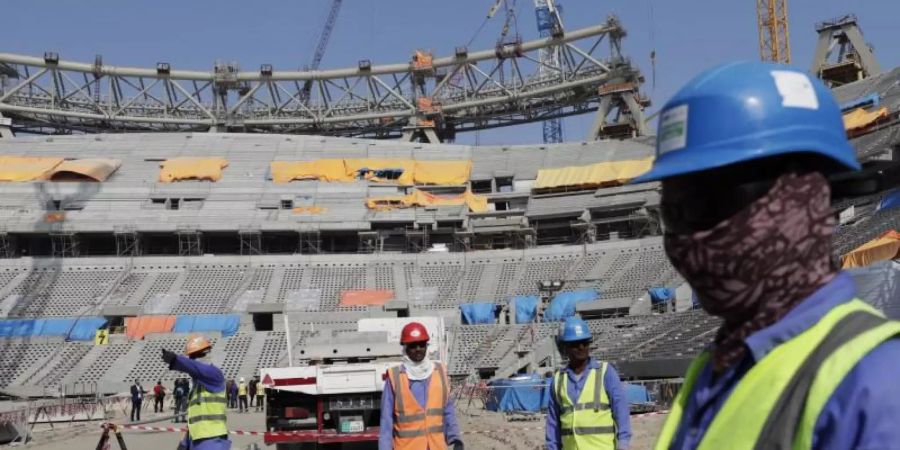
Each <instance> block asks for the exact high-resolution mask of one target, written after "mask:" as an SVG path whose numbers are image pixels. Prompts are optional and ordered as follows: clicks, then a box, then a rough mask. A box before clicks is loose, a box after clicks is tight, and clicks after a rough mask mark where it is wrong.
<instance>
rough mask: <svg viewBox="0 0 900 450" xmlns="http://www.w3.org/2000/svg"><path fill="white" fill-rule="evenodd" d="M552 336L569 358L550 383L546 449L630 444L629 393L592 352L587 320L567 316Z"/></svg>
mask: <svg viewBox="0 0 900 450" xmlns="http://www.w3.org/2000/svg"><path fill="white" fill-rule="evenodd" d="M556 340H557V344H558V345H559V348H560V352H562V353H563V354H564V355H565V356H566V357H567V358H568V360H569V364H568V365H567V366H566V367H564V368H562V369H560V370H558V371H557V372H556V374H555V375H554V376H553V381H552V382H551V384H550V402H549V405H548V406H547V428H546V431H545V433H546V443H547V447H546V448H547V450H575V449H597V450H606V449H609V450H628V448H629V446H630V444H631V419H630V417H629V414H630V412H631V411H630V409H629V405H628V398H627V397H626V396H625V390H624V388H623V387H622V382H621V380H619V374H618V373H616V369H615V368H614V367H613V366H611V365H609V364H608V363H605V362H601V361H598V360H596V359H594V358H592V357H591V353H590V350H591V348H590V345H591V341H592V340H593V335H592V334H591V330H590V329H589V328H588V326H587V323H585V321H584V320H582V319H581V318H580V317H578V316H572V317H569V318H567V319H566V320H565V321H564V322H563V323H562V325H561V326H560V329H559V334H558V335H557V338H556Z"/></svg>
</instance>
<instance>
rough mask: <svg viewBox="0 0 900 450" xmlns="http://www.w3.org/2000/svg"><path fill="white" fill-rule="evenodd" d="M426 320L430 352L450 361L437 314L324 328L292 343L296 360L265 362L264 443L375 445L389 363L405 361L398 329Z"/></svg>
mask: <svg viewBox="0 0 900 450" xmlns="http://www.w3.org/2000/svg"><path fill="white" fill-rule="evenodd" d="M409 322H420V323H422V324H423V325H425V327H426V328H427V329H428V334H429V335H430V336H431V341H430V343H429V347H428V353H429V358H431V359H432V360H437V361H446V357H447V343H446V339H445V338H444V336H445V330H444V322H443V319H442V318H439V317H416V318H387V319H380V318H372V319H361V320H359V322H358V325H357V328H358V329H357V331H356V332H339V333H333V332H324V334H320V335H318V336H312V337H309V338H308V339H306V341H305V343H304V344H303V345H301V346H298V347H296V348H295V349H294V351H293V357H294V358H296V359H297V361H296V362H295V363H291V366H290V367H275V368H264V369H260V379H261V380H262V384H263V385H264V386H266V400H267V403H266V434H265V436H264V440H265V442H266V444H277V448H278V449H279V450H301V449H302V450H307V449H324V448H361V449H367V448H373V449H374V448H377V445H378V433H379V423H380V420H381V392H382V389H383V387H384V380H385V376H386V374H387V371H388V369H390V368H391V367H393V366H395V365H397V364H400V362H401V361H402V358H403V351H402V348H401V346H400V331H401V329H402V328H403V327H404V326H405V325H406V324H407V323H409Z"/></svg>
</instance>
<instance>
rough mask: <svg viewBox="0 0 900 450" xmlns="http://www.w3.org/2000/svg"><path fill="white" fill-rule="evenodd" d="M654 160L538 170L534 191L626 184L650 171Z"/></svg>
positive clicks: (611, 162)
mask: <svg viewBox="0 0 900 450" xmlns="http://www.w3.org/2000/svg"><path fill="white" fill-rule="evenodd" d="M652 165H653V158H646V159H633V160H627V161H610V162H601V163H596V164H591V165H587V166H569V167H562V168H559V169H541V170H538V174H537V180H535V182H534V189H549V188H557V187H569V186H572V187H574V186H580V187H601V186H607V185H615V184H621V183H624V182H626V181H628V180H630V179H632V178H635V177H637V176H638V175H640V174H642V173H644V172H646V171H648V170H650V166H652Z"/></svg>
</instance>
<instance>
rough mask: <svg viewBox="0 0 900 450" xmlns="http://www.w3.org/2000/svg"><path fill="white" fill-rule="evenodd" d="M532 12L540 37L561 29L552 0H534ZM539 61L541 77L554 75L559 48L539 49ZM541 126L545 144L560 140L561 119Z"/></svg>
mask: <svg viewBox="0 0 900 450" xmlns="http://www.w3.org/2000/svg"><path fill="white" fill-rule="evenodd" d="M534 13H535V16H536V17H537V27H538V33H539V34H540V36H541V37H549V36H554V35H557V34H559V33H560V32H561V31H562V19H561V18H560V16H559V8H557V7H556V5H554V4H553V0H534ZM540 62H541V66H540V69H538V70H539V72H538V73H539V74H540V76H541V77H551V76H556V75H557V74H558V73H559V50H558V49H556V48H552V47H548V48H546V49H544V50H541V52H540ZM543 126H544V130H543V131H544V143H545V144H550V143H558V142H562V140H563V132H562V119H560V118H555V119H550V120H545V121H544V124H543Z"/></svg>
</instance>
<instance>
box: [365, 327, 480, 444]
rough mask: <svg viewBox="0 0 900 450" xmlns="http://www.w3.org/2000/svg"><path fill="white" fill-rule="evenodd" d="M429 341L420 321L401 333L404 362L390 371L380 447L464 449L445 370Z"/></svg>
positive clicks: (382, 412) (382, 408)
mask: <svg viewBox="0 0 900 450" xmlns="http://www.w3.org/2000/svg"><path fill="white" fill-rule="evenodd" d="M428 341H429V335H428V330H427V329H426V328H425V326H424V325H422V324H421V323H419V322H410V323H408V324H406V326H404V327H403V330H402V331H401V333H400V344H401V345H403V353H404V355H403V363H402V364H400V365H399V366H396V367H393V368H391V369H390V370H388V373H387V374H386V375H387V377H386V379H385V382H384V389H383V391H382V394H381V422H380V428H379V435H378V450H446V449H451V450H463V449H464V446H463V441H462V436H461V434H460V432H459V423H458V422H457V421H456V403H455V401H454V400H453V399H452V398H450V386H449V379H448V378H447V368H446V366H445V365H444V364H443V363H441V362H439V361H432V360H430V359H429V358H428ZM398 400H399V401H398ZM395 416H396V417H395ZM397 418H399V420H396V419H397Z"/></svg>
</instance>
